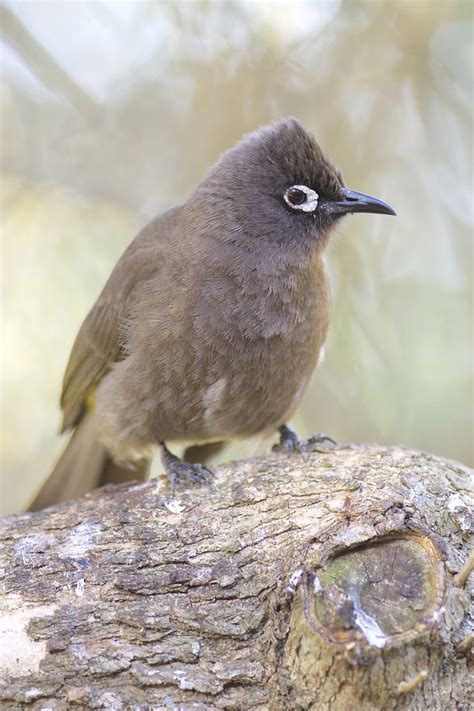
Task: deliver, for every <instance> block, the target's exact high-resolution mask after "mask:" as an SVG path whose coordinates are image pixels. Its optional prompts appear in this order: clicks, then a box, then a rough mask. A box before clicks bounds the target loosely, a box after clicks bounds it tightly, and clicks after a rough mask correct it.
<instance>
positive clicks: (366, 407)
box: [0, 0, 473, 512]
mask: <svg viewBox="0 0 474 711" xmlns="http://www.w3.org/2000/svg"><path fill="white" fill-rule="evenodd" d="M471 22H472V4H471V2H470V0H459V1H450V0H444V1H443V2H441V1H434V0H417V1H415V2H413V0H386V1H383V0H379V1H377V2H375V0H368V1H366V2H364V1H358V0H323V1H319V0H312V1H310V2H304V1H296V0H294V1H293V2H281V3H280V2H256V1H254V2H250V1H244V0H242V1H240V2H239V1H235V2H231V1H227V2H224V1H221V2H217V1H216V2H211V1H208V2H201V1H199V0H196V1H193V2H181V1H179V0H177V1H174V2H118V1H113V0H108V1H107V0H100V1H99V0H97V1H96V2H80V1H76V2H66V1H65V0H64V1H62V2H42V1H41V0H36V1H35V2H5V3H3V4H2V5H1V6H0V34H1V38H2V41H3V47H2V60H1V73H2V86H1V94H0V102H1V114H2V129H3V137H2V150H1V158H2V176H3V177H2V189H1V199H2V204H1V237H2V275H3V284H2V302H1V305H2V358H3V363H2V373H1V374H2V386H1V387H2V406H3V411H2V459H1V474H2V511H3V512H11V511H18V510H20V509H21V508H22V507H23V506H24V505H25V504H26V502H27V501H28V499H29V498H30V497H31V496H32V494H33V492H34V490H35V489H36V488H37V486H38V485H39V483H40V481H41V480H42V479H43V478H44V477H45V476H46V474H47V472H48V470H49V469H50V467H51V465H52V463H53V461H54V459H55V457H56V456H57V455H58V453H59V451H60V450H61V448H62V447H63V446H64V439H62V438H60V437H59V436H58V435H57V430H58V425H59V419H60V418H59V405H58V398H59V390H60V385H61V379H62V374H63V369H64V366H65V364H66V360H67V357H68V354H69V350H70V348H71V345H72V342H73V339H74V337H75V335H76V332H77V330H78V328H79V326H80V324H81V322H82V319H83V318H84V316H85V315H86V313H87V311H88V309H89V308H90V306H91V305H92V303H93V301H94V300H95V298H96V297H97V295H98V293H99V291H100V289H101V288H102V286H103V284H104V282H105V280H106V278H107V277H108V275H109V273H110V271H111V269H112V267H113V266H114V264H115V262H116V260H117V258H118V257H119V256H120V254H121V252H122V251H123V249H124V248H125V246H126V245H127V244H128V242H129V241H131V239H132V238H133V237H134V235H135V234H136V232H137V231H138V230H139V229H140V228H141V226H143V225H144V224H145V223H146V222H147V221H148V220H149V219H150V218H151V217H152V216H153V215H155V214H156V213H158V212H160V211H162V210H165V209H166V208H168V207H171V206H173V205H175V204H176V203H178V202H180V201H183V200H184V199H186V197H187V195H188V194H189V192H190V191H191V189H192V188H193V186H194V185H195V184H196V183H197V182H198V181H199V180H200V178H201V176H202V175H203V173H204V171H205V170H206V168H207V166H208V165H209V164H211V163H212V162H213V161H215V160H216V158H217V157H218V156H219V154H220V153H221V151H223V150H225V149H226V148H228V147H230V146H232V145H233V144H234V143H235V141H236V140H237V139H238V138H239V137H240V136H241V134H242V133H244V132H248V131H251V130H253V129H254V128H256V127H257V126H258V125H261V124H265V123H268V122H269V121H272V120H274V119H278V118H280V117H282V116H287V115H290V114H292V115H295V116H297V117H298V118H299V119H300V120H301V121H302V123H303V124H304V125H305V126H306V127H307V128H308V129H310V130H311V131H313V133H314V134H315V136H316V137H317V139H318V140H319V141H320V142H321V144H322V146H323V147H324V149H325V150H326V151H327V153H328V154H329V155H330V156H331V158H332V159H333V160H334V162H335V163H336V165H338V166H339V167H340V168H341V169H342V172H343V174H344V178H345V181H346V184H347V185H349V186H350V187H351V188H353V189H356V190H359V191H363V192H367V193H371V194H373V195H376V196H377V197H379V198H381V199H383V200H386V201H388V202H390V203H391V204H392V205H393V206H394V207H395V209H396V211H397V213H398V217H397V218H393V219H392V218H390V219H388V218H386V217H378V216H372V215H357V216H354V217H352V218H349V219H347V220H346V221H345V222H344V223H343V225H342V226H341V227H340V229H339V233H338V235H337V236H336V238H335V239H334V240H333V242H332V244H331V247H330V249H329V253H328V266H329V270H330V274H331V278H332V288H333V294H334V311H333V320H332V325H331V329H330V335H329V339H328V343H327V349H326V360H325V362H324V363H323V365H322V366H321V367H320V368H319V369H318V370H317V372H316V375H315V377H314V379H313V382H312V385H311V388H310V390H309V392H308V393H307V395H306V397H305V399H304V401H303V404H302V406H301V408H300V411H299V413H298V416H297V418H296V419H295V421H294V422H293V423H292V424H293V425H294V426H295V427H296V428H297V429H298V432H299V433H300V434H302V435H309V434H311V433H312V432H314V431H323V432H327V433H328V434H331V435H332V436H333V437H335V438H336V439H337V440H338V441H340V442H346V441H353V442H379V443H386V444H398V445H406V446H409V447H416V448H420V449H425V450H430V451H432V452H435V453H437V454H440V455H444V456H447V457H453V458H456V459H458V460H461V461H462V462H464V463H466V464H471V465H472V464H473V380H472V375H473V355H472V354H473V351H472V328H473V325H472V324H473V321H472V281H473V251H472V241H471V235H472V221H473V202H472V201H473V199H472V187H473V175H472V148H471V145H472V144H471V136H472V134H471V131H472V123H471V122H472V109H473V94H472V75H471V63H472V56H473V54H472V52H473V48H472V38H473V32H472V24H471ZM244 453H245V450H244V449H241V450H239V449H237V450H235V449H234V450H233V452H232V456H239V455H242V454H244Z"/></svg>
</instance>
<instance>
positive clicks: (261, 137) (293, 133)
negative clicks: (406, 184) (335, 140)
mask: <svg viewBox="0 0 474 711" xmlns="http://www.w3.org/2000/svg"><path fill="white" fill-rule="evenodd" d="M204 199H205V201H206V204H207V206H208V208H209V211H210V214H212V213H213V212H214V213H215V214H216V215H217V214H220V215H221V216H224V215H225V220H226V224H227V225H228V228H229V229H227V230H225V234H224V235H223V238H224V239H229V240H239V241H242V240H245V241H248V240H250V241H251V242H253V241H254V240H256V239H258V240H259V241H260V242H261V243H262V242H270V243H271V244H273V245H275V243H279V244H282V245H284V244H288V241H289V240H291V242H292V243H299V244H300V245H301V246H303V245H305V246H306V247H309V248H313V249H314V248H315V247H323V246H324V245H325V244H326V242H327V237H328V236H329V234H330V231H331V228H332V227H333V226H334V225H335V223H336V222H337V221H338V220H339V219H340V218H341V217H343V216H344V215H347V214H349V213H353V212H374V213H382V214H386V215H395V212H394V210H393V209H392V208H391V207H390V206H389V205H387V204H386V203H384V202H382V201H381V200H378V199H376V198H374V197H371V196H369V195H364V194H363V193H358V192H355V191H354V190H349V189H348V188H346V187H345V185H344V181H343V179H342V175H341V173H340V172H339V171H338V170H337V168H335V167H334V166H333V164H332V163H331V161H330V160H329V159H328V158H327V157H326V156H325V154H324V153H323V151H322V150H321V148H320V147H319V145H318V144H317V142H316V141H315V139H314V138H313V136H312V135H311V134H310V133H308V131H306V130H305V129H304V128H303V127H302V126H301V124H300V123H299V122H298V121H297V120H296V119H295V118H286V119H282V120H281V121H278V122H277V123H274V124H271V125H269V126H264V127H263V128H260V129H258V130H257V131H254V132H253V133H251V134H249V135H247V136H244V138H242V140H240V141H239V142H238V143H237V145H236V146H235V147H234V148H232V149H231V150H229V151H227V152H226V153H224V155H223V156H222V157H221V159H220V160H219V161H218V162H217V163H216V164H215V165H214V166H213V167H212V168H211V169H210V171H209V173H208V175H207V176H206V178H205V179H204V181H203V182H202V183H201V184H200V186H199V187H198V188H197V190H196V192H195V194H194V197H193V201H194V200H197V202H198V203H200V202H201V200H204ZM233 227H235V228H236V229H232V228H233ZM262 246H263V245H262Z"/></svg>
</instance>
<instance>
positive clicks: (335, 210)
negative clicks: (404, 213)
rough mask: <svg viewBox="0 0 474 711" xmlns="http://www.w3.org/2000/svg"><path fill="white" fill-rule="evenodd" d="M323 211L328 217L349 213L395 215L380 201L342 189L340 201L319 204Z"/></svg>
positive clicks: (391, 209)
mask: <svg viewBox="0 0 474 711" xmlns="http://www.w3.org/2000/svg"><path fill="white" fill-rule="evenodd" d="M320 207H323V209H324V211H325V212H326V213H328V214H330V215H345V214H347V213H350V212H378V213H380V214H382V215H396V214H397V213H396V212H395V210H394V209H393V208H392V207H390V205H387V203H386V202H382V200H377V198H374V197H371V196H370V195H364V193H356V192H355V190H349V189H348V188H343V190H342V196H341V199H340V200H331V201H329V200H328V201H327V202H324V203H323V204H321V203H320Z"/></svg>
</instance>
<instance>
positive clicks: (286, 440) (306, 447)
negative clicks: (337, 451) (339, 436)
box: [273, 425, 337, 454]
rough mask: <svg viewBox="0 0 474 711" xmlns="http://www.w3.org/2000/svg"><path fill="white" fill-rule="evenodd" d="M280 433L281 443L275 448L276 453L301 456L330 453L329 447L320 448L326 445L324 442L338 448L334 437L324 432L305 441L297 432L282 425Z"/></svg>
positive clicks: (279, 429)
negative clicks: (294, 453) (308, 453)
mask: <svg viewBox="0 0 474 711" xmlns="http://www.w3.org/2000/svg"><path fill="white" fill-rule="evenodd" d="M278 432H279V433H280V441H279V442H278V444H276V445H275V446H274V447H273V451H274V452H299V453H300V454H304V453H305V452H321V453H324V452H327V451H328V447H321V446H320V445H322V444H324V442H330V443H331V444H332V445H334V447H336V446H337V443H336V442H335V441H334V440H333V438H332V437H328V435H325V434H323V433H322V432H317V433H316V434H314V435H313V436H312V437H310V438H309V439H307V440H305V441H302V440H301V439H300V438H299V437H298V435H297V434H296V432H294V431H293V430H292V429H290V428H289V427H287V426H286V425H281V426H280V427H279V428H278ZM330 449H332V448H330Z"/></svg>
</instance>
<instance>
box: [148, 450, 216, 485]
mask: <svg viewBox="0 0 474 711" xmlns="http://www.w3.org/2000/svg"><path fill="white" fill-rule="evenodd" d="M161 456H162V462H163V466H164V469H165V474H166V476H167V477H168V479H169V480H170V482H171V486H172V488H173V493H174V492H175V491H176V488H177V487H178V486H179V485H180V484H184V483H185V482H193V483H197V484H206V485H207V486H210V485H211V484H212V481H213V478H214V472H213V471H212V470H211V469H209V468H208V467H206V466H205V465H204V464H190V463H189V462H184V461H183V460H182V459H179V457H176V456H175V455H174V454H171V452H170V451H169V450H168V449H166V447H164V445H162V455H161Z"/></svg>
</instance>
